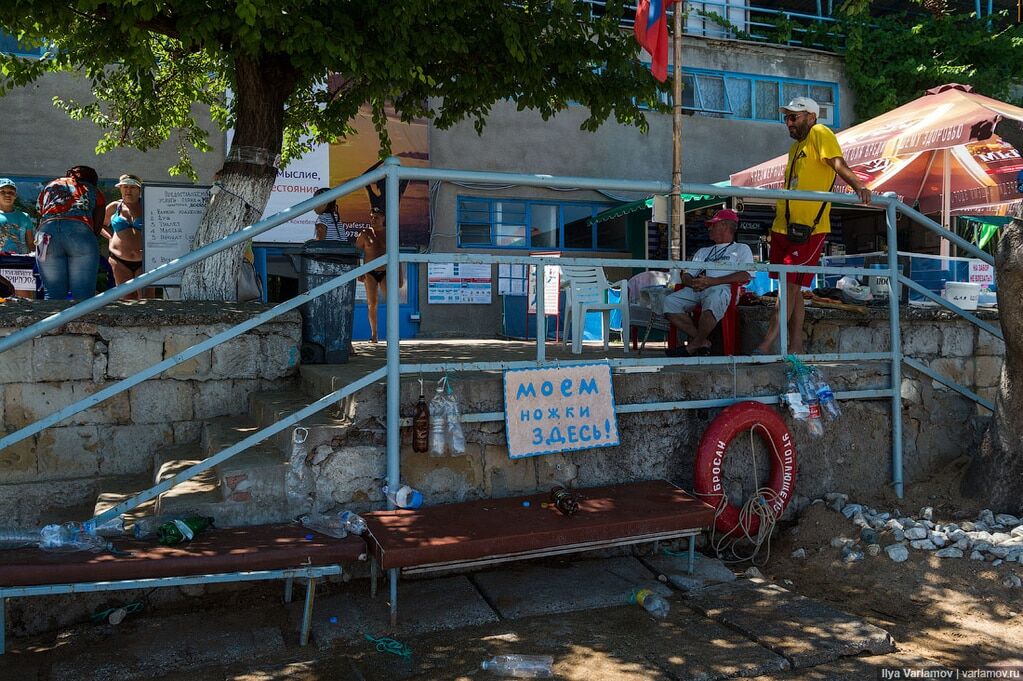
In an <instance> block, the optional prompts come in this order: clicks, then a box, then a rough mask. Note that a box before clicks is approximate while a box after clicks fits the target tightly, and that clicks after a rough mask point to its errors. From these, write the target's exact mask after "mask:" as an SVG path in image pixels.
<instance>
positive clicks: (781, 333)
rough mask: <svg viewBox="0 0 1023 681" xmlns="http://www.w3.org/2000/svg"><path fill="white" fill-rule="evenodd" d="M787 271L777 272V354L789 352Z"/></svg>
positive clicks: (783, 354)
mask: <svg viewBox="0 0 1023 681" xmlns="http://www.w3.org/2000/svg"><path fill="white" fill-rule="evenodd" d="M788 285H789V281H788V273H787V272H779V273H778V354H779V355H782V356H783V357H784V356H785V355H787V354H789V303H788V288H789V286H788Z"/></svg>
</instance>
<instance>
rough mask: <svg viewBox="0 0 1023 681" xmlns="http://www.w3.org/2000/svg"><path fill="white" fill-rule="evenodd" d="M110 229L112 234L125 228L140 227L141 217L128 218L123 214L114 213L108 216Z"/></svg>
mask: <svg viewBox="0 0 1023 681" xmlns="http://www.w3.org/2000/svg"><path fill="white" fill-rule="evenodd" d="M110 229H111V230H113V232H114V234H117V233H118V232H121V231H124V230H126V229H142V218H135V219H134V220H128V218H126V217H124V216H123V215H115V216H113V217H112V218H110Z"/></svg>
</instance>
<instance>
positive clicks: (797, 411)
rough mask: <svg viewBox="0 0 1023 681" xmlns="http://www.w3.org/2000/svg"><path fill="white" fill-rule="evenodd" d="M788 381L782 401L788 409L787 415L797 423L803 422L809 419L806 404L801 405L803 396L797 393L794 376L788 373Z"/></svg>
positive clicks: (797, 388)
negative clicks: (790, 415)
mask: <svg viewBox="0 0 1023 681" xmlns="http://www.w3.org/2000/svg"><path fill="white" fill-rule="evenodd" d="M786 378H787V379H788V385H787V386H786V387H785V395H784V397H783V399H784V400H785V404H787V405H788V407H789V413H790V414H792V418H794V419H796V420H797V421H805V420H806V419H807V418H809V417H810V410H809V409H808V408H807V406H806V404H804V403H803V395H802V393H800V392H799V386H798V385H797V384H796V377H795V375H794V374H793V373H792V372H791V371H789V372H787V373H786Z"/></svg>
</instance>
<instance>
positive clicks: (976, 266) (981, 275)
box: [970, 259, 995, 288]
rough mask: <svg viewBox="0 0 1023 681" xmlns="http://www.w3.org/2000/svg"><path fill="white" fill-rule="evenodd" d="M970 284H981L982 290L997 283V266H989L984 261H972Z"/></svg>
mask: <svg viewBox="0 0 1023 681" xmlns="http://www.w3.org/2000/svg"><path fill="white" fill-rule="evenodd" d="M970 283H972V284H980V287H981V288H988V287H989V286H991V285H992V284H994V283H995V266H994V265H988V264H987V263H986V262H984V261H983V260H977V259H971V260H970Z"/></svg>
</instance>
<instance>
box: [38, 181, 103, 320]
mask: <svg viewBox="0 0 1023 681" xmlns="http://www.w3.org/2000/svg"><path fill="white" fill-rule="evenodd" d="M98 183H99V178H98V176H97V175H96V170H95V169H93V168H90V167H89V166H74V167H73V168H71V169H69V170H68V171H67V174H66V176H65V177H59V178H57V179H56V180H54V181H53V182H50V183H49V184H48V185H46V186H45V187H44V188H43V191H41V192H40V193H39V199H38V201H37V206H38V208H39V230H38V231H37V233H36V239H35V241H36V261H37V262H38V263H39V274H40V276H42V279H43V288H45V289H46V299H47V300H65V299H67V297H68V296H69V295H70V297H71V298H74V299H75V300H85V299H86V298H91V297H92V296H93V295H95V294H96V269H97V266H98V265H99V245H98V244H97V243H96V233H97V227H98V226H99V225H100V224H102V220H103V204H104V203H105V201H106V200H105V199H104V197H103V192H101V191H100V190H99V189H98V188H97V187H96V185H97V184H98Z"/></svg>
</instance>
